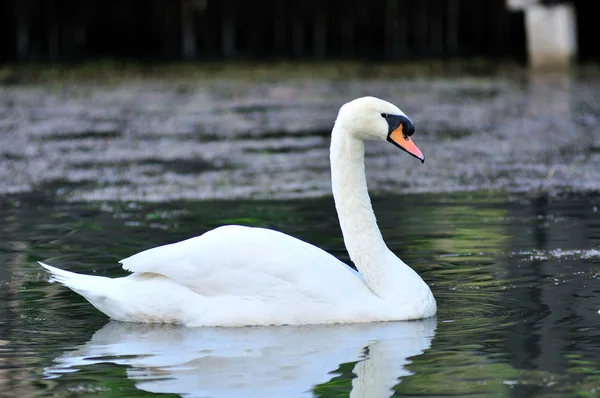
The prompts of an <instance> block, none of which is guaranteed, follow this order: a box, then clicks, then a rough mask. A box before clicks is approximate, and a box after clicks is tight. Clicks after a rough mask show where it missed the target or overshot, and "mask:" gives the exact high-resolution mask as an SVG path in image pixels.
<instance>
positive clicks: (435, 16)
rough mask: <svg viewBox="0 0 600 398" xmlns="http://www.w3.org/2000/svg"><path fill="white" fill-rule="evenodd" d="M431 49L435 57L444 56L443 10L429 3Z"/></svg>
mask: <svg viewBox="0 0 600 398" xmlns="http://www.w3.org/2000/svg"><path fill="white" fill-rule="evenodd" d="M428 11H429V14H430V15H431V18H430V19H429V48H430V49H431V54H432V55H435V56H439V55H442V53H443V52H444V31H443V28H442V26H443V25H442V24H443V23H444V16H443V12H444V11H443V9H442V8H441V7H438V6H436V5H432V4H431V2H430V3H429V10H428Z"/></svg>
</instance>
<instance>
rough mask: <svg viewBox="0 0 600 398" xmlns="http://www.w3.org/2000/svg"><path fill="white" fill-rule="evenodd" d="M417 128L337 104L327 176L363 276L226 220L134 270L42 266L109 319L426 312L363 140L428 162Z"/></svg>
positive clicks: (188, 320)
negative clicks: (375, 199)
mask: <svg viewBox="0 0 600 398" xmlns="http://www.w3.org/2000/svg"><path fill="white" fill-rule="evenodd" d="M413 132H414V125H413V123H412V122H411V121H410V119H409V118H408V117H406V115H405V114H404V113H403V112H402V111H401V110H400V109H398V108H397V107H396V106H394V105H392V104H390V103H388V102H386V101H383V100H380V99H377V98H374V97H364V98H358V99H356V100H354V101H351V102H349V103H347V104H345V105H343V106H342V107H341V109H340V111H339V114H338V117H337V119H336V122H335V125H334V127H333V131H332V134H331V147H330V160H331V182H332V189H333V196H334V199H335V206H336V209H337V213H338V217H339V220H340V225H341V228H342V233H343V236H344V242H345V245H346V248H347V249H348V252H349V254H350V258H351V259H352V261H353V262H354V264H355V265H356V268H357V269H358V270H359V271H360V274H359V273H358V272H356V271H354V270H352V269H351V268H350V267H348V266H347V265H346V264H344V263H343V262H341V261H339V260H338V259H336V258H335V257H333V256H332V255H331V254H329V253H327V252H325V251H324V250H322V249H319V248H318V247H315V246H312V245H310V244H308V243H306V242H303V241H301V240H299V239H296V238H293V237H291V236H289V235H286V234H283V233H281V232H277V231H273V230H270V229H264V228H250V227H242V226H237V225H228V226H223V227H219V228H216V229H214V230H211V231H208V232H206V233H205V234H203V235H201V236H198V237H195V238H191V239H188V240H184V241H182V242H178V243H174V244H170V245H165V246H160V247H156V248H153V249H149V250H146V251H143V252H141V253H138V254H135V255H133V256H131V257H129V258H126V259H124V260H121V261H120V262H121V264H122V265H123V268H124V269H125V270H128V271H130V272H132V274H131V275H129V276H126V277H122V278H114V279H111V278H105V277H99V276H88V275H81V274H75V273H72V272H68V271H64V270H61V269H58V268H55V267H51V266H49V265H46V264H43V263H40V264H41V265H42V266H43V267H44V268H46V269H47V270H48V271H49V272H50V273H51V274H52V278H53V279H54V280H56V281H58V282H61V283H62V284H64V285H65V286H67V287H69V288H70V289H71V290H73V291H75V292H77V293H79V294H81V295H82V296H83V297H85V298H86V299H87V300H88V301H89V302H90V303H92V305H94V306H95V307H96V308H97V309H99V310H100V311H102V312H103V313H105V314H106V315H108V316H109V317H110V318H112V319H115V320H120V321H129V322H148V323H177V324H183V325H188V326H247V325H282V324H296V325H301V324H320V323H352V322H375V321H397V320H409V319H419V318H427V317H430V316H433V315H434V314H435V312H436V303H435V299H434V297H433V295H432V293H431V290H430V289H429V286H427V284H426V283H425V282H424V281H423V280H422V279H421V278H420V277H419V275H418V274H417V273H416V272H415V271H413V270H412V268H410V267H409V266H407V265H406V264H405V263H404V262H403V261H402V260H400V259H399V258H398V257H396V256H395V255H394V253H392V252H391V251H390V250H389V249H388V247H387V246H386V244H385V242H384V241H383V238H382V236H381V232H380V231H379V228H378V227H377V222H376V220H375V216H374V214H373V208H372V207H371V201H370V199H369V194H368V192H367V183H366V178H365V172H364V144H363V141H364V140H387V141H389V142H391V143H393V144H394V145H396V146H398V147H399V148H402V149H403V150H405V151H407V152H408V153H410V154H411V155H413V156H415V157H417V158H418V159H420V160H421V161H424V157H423V154H422V153H421V151H420V150H419V149H418V148H417V147H416V145H415V144H414V143H413V141H412V140H411V138H410V135H412V134H413Z"/></svg>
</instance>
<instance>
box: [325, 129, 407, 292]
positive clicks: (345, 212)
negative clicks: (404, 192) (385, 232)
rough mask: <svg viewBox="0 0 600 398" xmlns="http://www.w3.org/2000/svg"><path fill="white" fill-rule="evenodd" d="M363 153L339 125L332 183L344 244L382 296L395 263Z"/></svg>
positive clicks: (332, 153) (334, 142)
mask: <svg viewBox="0 0 600 398" xmlns="http://www.w3.org/2000/svg"><path fill="white" fill-rule="evenodd" d="M364 154H365V150H364V143H363V141H361V140H359V139H356V138H354V137H353V136H351V135H350V134H348V133H347V132H345V131H344V128H343V127H341V126H338V125H337V124H336V126H334V128H333V132H332V135H331V148H330V160H331V182H332V189H333V197H334V200H335V207H336V210H337V212H338V217H339V220H340V226H341V228H342V234H343V236H344V243H345V245H346V249H347V250H348V253H349V254H350V259H352V261H353V262H354V264H355V265H356V268H358V270H359V271H360V273H361V274H362V275H363V276H364V278H365V280H366V282H367V285H368V286H369V288H370V289H371V290H372V291H373V292H374V293H375V294H377V295H380V296H381V295H382V294H384V293H385V292H384V289H385V285H387V283H386V277H387V276H389V271H390V270H389V267H390V266H394V265H396V264H389V259H390V255H392V256H393V254H392V253H391V252H390V250H389V249H388V247H387V246H386V244H385V242H384V241H383V237H382V236H381V232H380V231H379V228H378V226H377V220H376V219H375V214H374V213H373V207H372V206H371V199H370V198H369V193H368V191H367V181H366V176H365V163H364V156H365V155H364ZM394 257H395V256H394Z"/></svg>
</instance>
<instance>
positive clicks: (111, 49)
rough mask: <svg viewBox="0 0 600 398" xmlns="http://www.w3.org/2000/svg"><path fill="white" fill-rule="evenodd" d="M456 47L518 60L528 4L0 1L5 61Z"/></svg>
mask: <svg viewBox="0 0 600 398" xmlns="http://www.w3.org/2000/svg"><path fill="white" fill-rule="evenodd" d="M546 3H558V1H546ZM571 3H572V4H573V5H574V6H575V11H576V15H577V26H578V32H577V33H578V44H579V55H578V58H579V60H580V61H598V60H600V46H598V45H597V39H598V37H599V35H598V29H597V25H598V22H597V13H596V12H595V9H596V4H595V2H594V1H589V0H573V1H572V2H571ZM459 57H485V58H495V59H506V60H509V61H516V62H522V63H524V62H525V57H526V41H525V26H524V13H523V12H522V11H511V10H508V8H507V7H506V3H505V0H372V1H342V0H322V1H321V0H305V1H296V2H287V1H282V0H248V1H235V0H125V1H121V0H103V1H97V0H2V1H1V2H0V62H4V63H7V62H10V63H14V62H23V61H25V62H31V61H34V62H45V61H50V62H75V63H76V62H81V61H87V60H95V59H106V58H111V59H131V60H138V61H177V60H187V59H190V60H191V59H195V60H218V59H235V58H237V59H250V60H271V59H364V60H373V61H379V60H404V59H422V58H439V59H446V58H459Z"/></svg>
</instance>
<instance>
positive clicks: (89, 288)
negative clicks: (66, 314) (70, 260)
mask: <svg viewBox="0 0 600 398" xmlns="http://www.w3.org/2000/svg"><path fill="white" fill-rule="evenodd" d="M38 264H40V265H41V266H42V267H44V268H45V269H46V271H48V272H49V273H50V282H58V283H60V284H62V285H65V286H66V287H68V288H69V289H71V290H73V291H74V292H77V293H79V294H81V295H82V296H84V297H85V298H86V299H88V300H89V301H91V300H92V298H93V296H97V295H98V294H99V293H100V294H101V289H99V287H101V286H102V282H103V281H104V280H107V278H104V277H101V276H93V275H82V274H77V273H75V272H70V271H65V270H63V269H60V268H56V267H53V266H51V265H48V264H44V263H42V262H40V261H38ZM90 295H91V296H92V297H90Z"/></svg>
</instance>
